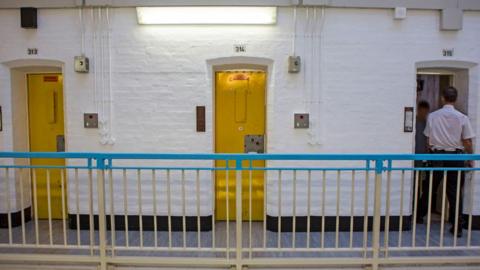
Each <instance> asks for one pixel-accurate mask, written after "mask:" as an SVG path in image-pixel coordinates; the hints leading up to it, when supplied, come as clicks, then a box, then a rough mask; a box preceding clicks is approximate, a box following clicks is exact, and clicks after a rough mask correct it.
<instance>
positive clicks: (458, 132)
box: [423, 105, 475, 151]
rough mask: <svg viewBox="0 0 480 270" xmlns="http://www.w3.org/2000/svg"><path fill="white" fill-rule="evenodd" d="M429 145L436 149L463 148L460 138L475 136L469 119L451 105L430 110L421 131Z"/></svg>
mask: <svg viewBox="0 0 480 270" xmlns="http://www.w3.org/2000/svg"><path fill="white" fill-rule="evenodd" d="M423 134H425V136H427V137H428V138H429V143H430V146H431V147H432V148H433V149H436V150H445V151H455V150H456V149H462V150H463V149H464V147H463V143H462V140H466V139H471V138H473V137H475V133H474V132H473V129H472V125H471V124H470V120H469V119H468V117H467V116H466V115H464V114H463V113H461V112H459V111H457V110H455V108H454V107H453V106H452V105H445V106H443V108H441V109H439V110H437V111H434V112H432V113H431V114H430V115H429V116H428V119H427V126H426V127H425V130H424V132H423Z"/></svg>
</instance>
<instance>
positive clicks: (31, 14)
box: [20, 7, 37, 28]
mask: <svg viewBox="0 0 480 270" xmlns="http://www.w3.org/2000/svg"><path fill="white" fill-rule="evenodd" d="M20 18H21V25H22V28H37V9H36V8H33V7H22V8H20Z"/></svg>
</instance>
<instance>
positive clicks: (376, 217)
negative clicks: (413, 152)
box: [372, 159, 383, 270]
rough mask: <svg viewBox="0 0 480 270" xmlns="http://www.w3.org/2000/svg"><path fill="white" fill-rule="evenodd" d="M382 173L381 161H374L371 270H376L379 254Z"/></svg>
mask: <svg viewBox="0 0 480 270" xmlns="http://www.w3.org/2000/svg"><path fill="white" fill-rule="evenodd" d="M382 172H383V160H381V159H377V160H375V188H374V190H375V191H374V192H375V193H374V203H373V230H372V234H373V237H372V250H373V254H372V269H373V270H377V269H378V257H379V254H380V221H381V206H382Z"/></svg>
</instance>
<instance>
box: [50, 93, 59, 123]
mask: <svg viewBox="0 0 480 270" xmlns="http://www.w3.org/2000/svg"><path fill="white" fill-rule="evenodd" d="M50 102H51V104H49V116H48V119H49V123H50V124H56V123H57V92H56V91H55V90H53V91H52V94H51V97H50Z"/></svg>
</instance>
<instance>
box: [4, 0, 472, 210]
mask: <svg viewBox="0 0 480 270" xmlns="http://www.w3.org/2000/svg"><path fill="white" fill-rule="evenodd" d="M89 16H90V15H89V13H87V16H86V17H87V36H86V55H87V56H89V57H90V58H91V59H90V60H91V63H93V59H92V55H93V49H92V35H91V31H90V30H91V29H92V25H91V21H90V18H89ZM326 16H327V17H326V21H325V26H324V33H323V38H324V39H323V51H322V56H323V59H322V66H323V74H322V76H321V77H322V78H323V81H322V86H323V92H322V99H321V105H322V106H321V108H320V109H319V110H318V113H319V115H318V116H317V117H318V118H319V119H321V129H322V132H321V140H322V144H321V145H311V144H309V143H308V142H309V139H310V137H309V135H308V134H309V131H307V130H295V129H293V128H292V126H293V123H292V122H293V113H294V112H302V111H306V109H307V108H308V106H307V105H306V104H305V100H308V97H309V95H310V94H309V92H308V91H307V90H305V89H304V85H305V83H304V82H303V79H304V73H300V74H289V73H287V61H286V59H287V56H288V55H289V54H290V53H291V36H292V33H291V30H292V20H291V18H292V17H291V9H288V8H280V9H279V15H278V24H277V25H275V26H228V27H227V26H144V25H143V26H142V25H138V24H137V22H136V13H135V10H134V9H131V8H122V9H115V10H114V11H113V12H112V17H111V20H112V22H111V28H112V65H113V70H112V72H113V74H112V76H113V77H112V89H113V102H114V131H115V133H114V136H115V138H116V143H115V145H114V146H108V145H107V146H104V145H101V144H100V143H99V139H100V136H99V134H98V132H97V131H96V130H89V129H84V128H83V122H82V121H83V113H84V112H93V111H94V110H95V105H94V101H93V96H94V94H93V77H94V76H93V73H90V74H78V73H75V72H73V57H74V56H75V55H79V54H80V50H81V48H80V46H81V45H80V44H81V42H80V25H79V20H78V12H77V11H76V10H73V9H65V10H63V9H55V10H44V9H41V10H39V14H38V18H39V28H38V29H37V30H27V29H22V28H20V18H19V11H18V10H0V63H4V62H7V61H11V60H16V59H22V58H27V59H35V58H38V59H54V60H60V61H63V62H64V63H65V65H64V75H65V84H64V91H65V114H66V115H65V119H66V127H65V129H66V139H67V150H68V151H73V152H75V151H115V152H182V153H192V152H207V153H210V152H212V151H213V146H212V145H213V138H212V80H211V70H209V68H210V66H209V65H208V64H207V61H208V60H210V59H215V58H221V57H233V56H239V54H235V53H234V52H233V44H235V43H244V44H247V53H245V54H240V55H243V56H250V57H262V58H267V59H270V60H271V61H272V65H271V66H270V67H269V71H270V73H269V74H268V76H269V86H268V109H267V111H268V116H267V117H268V121H267V123H268V126H267V136H268V149H267V150H268V151H267V152H270V153H280V152H295V153H411V152H412V149H413V134H412V133H403V108H404V107H405V106H414V104H415V83H416V82H415V72H416V70H415V63H416V62H418V61H425V60H442V59H443V57H442V55H441V52H442V49H443V48H454V49H455V55H454V57H453V58H451V59H454V60H465V61H471V62H476V63H479V62H480V37H479V34H478V33H480V13H479V12H465V13H464V27H463V29H462V30H461V31H454V32H448V31H439V12H437V11H417V10H412V11H409V12H408V17H407V19H406V20H393V18H392V12H391V11H390V10H370V9H327V10H326ZM302 28H303V27H302V23H301V22H300V23H299V30H301V29H302ZM301 36H302V33H300V32H299V39H298V42H297V53H298V54H299V55H301V56H302V57H303V61H306V62H308V61H309V60H311V58H309V57H308V56H306V55H305V51H304V45H305V43H304V42H303V41H302V38H301ZM29 47H36V48H38V50H39V54H38V56H27V55H26V51H27V48H29ZM470 75H471V77H470V95H471V96H470V98H471V100H478V99H477V95H478V92H479V87H480V86H479V78H480V69H479V68H478V67H475V68H473V69H472V71H471V74H470ZM9 80H10V74H9V70H8V68H7V67H6V66H4V65H0V106H2V108H3V117H4V119H3V120H4V131H3V132H0V147H1V149H2V150H3V151H11V150H13V146H12V145H13V142H12V121H11V117H12V114H11V105H10V100H11V94H10V82H9ZM196 105H205V106H206V107H207V132H205V133H196V132H195V114H194V113H195V106H196ZM469 111H470V112H471V115H470V116H471V118H472V121H473V125H474V126H475V128H476V130H477V131H479V127H480V125H479V124H478V123H477V122H478V120H477V119H478V116H479V115H480V106H477V104H476V103H471V104H470V108H469ZM477 134H480V132H477ZM477 148H478V147H477ZM207 180H208V179H207ZM271 180H272V181H276V180H275V179H271ZM372 180H373V179H372ZM3 181H5V180H3ZM70 181H71V179H70ZM477 182H478V181H477ZM270 184H271V185H272V186H275V182H270ZM270 184H269V185H270ZM135 185H136V184H132V186H131V189H133V188H135V187H136V186H135ZM147 185H148V184H147ZM328 185H329V188H332V187H334V186H335V183H334V182H331V181H330V182H329V184H328ZM476 186H477V187H476V188H477V190H480V183H477V185H476ZM70 188H72V185H70ZM80 188H81V189H82V190H83V193H82V194H83V195H82V198H81V200H85V199H86V197H85V196H86V195H85V193H84V192H85V191H86V182H85V181H83V182H82V183H80ZM3 190H4V189H2V191H3ZM392 190H393V192H398V184H396V183H394V184H393V185H392ZM132 192H133V193H134V191H133V190H132ZM269 192H272V194H274V192H275V190H274V189H271V188H270V186H269ZM286 192H288V191H286ZM299 192H300V193H301V192H304V191H302V190H299ZM345 192H349V185H347V187H346V188H345ZM405 192H406V194H409V193H410V191H409V190H406V191H405ZM133 193H132V194H133ZM4 194H5V193H4V192H3V195H2V196H5V195H4ZM12 194H13V195H15V193H12ZM205 194H206V195H205V197H204V198H203V200H204V202H205V207H206V208H208V203H209V201H211V200H210V198H211V196H212V194H210V193H209V192H208V191H206V192H205ZM358 194H363V189H362V186H361V185H360V184H359V186H358ZM147 196H148V195H147ZM285 196H287V198H288V195H285ZM479 197H480V196H479ZM3 198H4V197H0V200H1V199H3ZM270 198H271V199H274V198H275V195H273V196H271V197H270ZM284 198H285V197H284ZM70 199H71V200H70V204H69V207H70V210H71V211H73V209H74V208H73V205H74V204H73V201H72V196H71V198H70ZM392 199H395V200H397V201H398V198H397V197H395V198H392ZM407 201H408V200H407ZM476 202H478V203H475V205H480V198H478V197H477V201H476ZM330 203H333V202H330ZM359 204H361V203H360V202H359ZM393 204H394V203H393ZM342 205H349V202H348V201H345V202H343V203H342ZM3 207H4V204H0V211H2V210H3V211H4V210H5V209H3ZM85 207H86V205H83V204H82V206H81V209H82V211H84V210H85V209H86V208H85ZM133 207H134V206H133ZM396 207H397V206H393V205H392V208H393V211H398V208H396ZM407 208H408V207H407ZM17 209H18V206H17ZM132 211H134V209H132ZM315 211H316V210H315ZM342 211H343V210H342ZM475 212H476V213H477V214H480V207H479V208H478V209H476V211H475ZM269 213H273V214H274V213H275V201H274V200H269ZM345 214H348V212H347V213H345Z"/></svg>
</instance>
